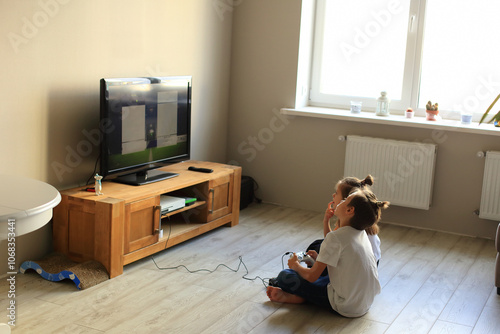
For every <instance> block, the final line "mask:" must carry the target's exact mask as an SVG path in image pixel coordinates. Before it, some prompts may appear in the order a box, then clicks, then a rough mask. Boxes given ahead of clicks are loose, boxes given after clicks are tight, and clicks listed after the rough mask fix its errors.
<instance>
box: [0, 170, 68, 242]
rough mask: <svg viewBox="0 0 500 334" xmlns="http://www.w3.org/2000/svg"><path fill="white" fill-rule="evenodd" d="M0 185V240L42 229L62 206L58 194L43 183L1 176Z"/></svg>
mask: <svg viewBox="0 0 500 334" xmlns="http://www.w3.org/2000/svg"><path fill="white" fill-rule="evenodd" d="M0 185H1V188H0V240H2V239H7V236H8V233H9V232H15V235H16V236H20V235H23V234H26V233H29V232H32V231H35V230H37V229H39V228H40V227H42V226H44V225H45V224H47V223H48V222H49V221H50V220H51V219H52V209H53V208H54V207H55V206H57V204H59V202H61V194H59V191H57V189H56V188H54V187H53V186H51V185H50V184H47V183H45V182H42V181H38V180H34V179H29V178H26V177H21V176H12V175H1V174H0Z"/></svg>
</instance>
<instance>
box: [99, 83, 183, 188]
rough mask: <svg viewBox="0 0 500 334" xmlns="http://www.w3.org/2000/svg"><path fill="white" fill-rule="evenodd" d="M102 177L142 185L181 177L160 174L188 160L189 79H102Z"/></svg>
mask: <svg viewBox="0 0 500 334" xmlns="http://www.w3.org/2000/svg"><path fill="white" fill-rule="evenodd" d="M100 129H101V136H102V137H101V152H100V174H101V175H102V176H103V177H104V178H106V179H111V180H112V181H115V182H121V183H125V184H131V185H143V184H147V183H151V182H156V181H161V180H164V179H167V178H170V177H174V176H177V174H175V173H168V172H165V171H160V170H158V168H159V167H163V166H165V165H167V164H172V163H176V162H181V161H184V160H189V158H190V142H191V131H190V130H191V76H175V77H174V76H171V77H138V78H103V79H101V81H100Z"/></svg>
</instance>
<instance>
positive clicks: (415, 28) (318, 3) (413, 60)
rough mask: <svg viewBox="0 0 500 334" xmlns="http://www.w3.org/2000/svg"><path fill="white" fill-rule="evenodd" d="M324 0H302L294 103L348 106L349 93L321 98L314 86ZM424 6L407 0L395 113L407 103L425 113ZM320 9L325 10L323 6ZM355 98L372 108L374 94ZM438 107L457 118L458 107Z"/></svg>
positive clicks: (476, 115)
mask: <svg viewBox="0 0 500 334" xmlns="http://www.w3.org/2000/svg"><path fill="white" fill-rule="evenodd" d="M325 1H328V0H311V1H302V13H301V25H300V42H299V64H298V66H299V67H298V72H297V87H296V88H297V90H296V100H295V102H296V103H295V106H296V108H300V107H308V106H310V107H325V108H335V109H344V110H348V109H349V104H350V101H351V100H353V98H352V97H348V96H345V97H341V98H337V100H336V101H335V100H334V101H333V102H332V100H331V99H328V98H324V97H323V96H321V94H318V93H317V88H316V87H317V86H319V76H318V73H319V71H320V69H318V66H316V65H317V64H320V61H321V59H319V54H320V52H319V51H320V50H321V46H320V45H319V46H318V43H317V40H318V38H321V37H322V36H321V34H322V31H321V29H319V28H318V27H317V25H318V24H320V23H321V22H322V20H323V17H320V18H319V19H318V12H320V11H321V8H322V6H323V4H324V2H325ZM425 9H426V0H410V12H409V15H408V30H407V32H408V35H407V46H406V58H405V65H404V81H403V88H402V98H401V100H393V101H392V102H391V105H390V112H391V114H394V115H403V114H404V111H405V110H406V109H407V108H408V107H411V108H412V109H413V110H414V111H416V114H420V115H425V109H424V108H418V99H419V87H420V73H421V67H422V59H423V42H424V37H425V36H424V27H425ZM322 12H323V13H324V10H323V11H322ZM315 82H316V83H315ZM389 95H390V92H389ZM355 99H356V100H358V101H362V102H363V110H364V111H375V105H376V98H355ZM339 101H340V103H339ZM440 111H441V112H440V116H441V117H442V118H443V119H450V120H459V119H460V115H461V112H460V111H451V110H440ZM482 114H483V111H476V112H474V113H473V121H478V120H479V119H480V117H481V116H482Z"/></svg>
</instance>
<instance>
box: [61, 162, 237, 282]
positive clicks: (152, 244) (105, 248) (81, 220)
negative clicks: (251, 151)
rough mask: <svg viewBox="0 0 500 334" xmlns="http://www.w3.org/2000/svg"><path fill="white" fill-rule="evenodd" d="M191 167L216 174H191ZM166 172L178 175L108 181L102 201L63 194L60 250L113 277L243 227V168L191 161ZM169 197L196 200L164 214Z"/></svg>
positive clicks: (79, 191)
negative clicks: (212, 234) (137, 182)
mask: <svg viewBox="0 0 500 334" xmlns="http://www.w3.org/2000/svg"><path fill="white" fill-rule="evenodd" d="M189 166H196V167H201V168H209V169H213V170H214V172H213V173H199V172H194V171H189V170H188V167H189ZM161 170H164V171H168V172H173V173H177V174H179V175H178V176H176V177H173V178H170V179H166V180H163V181H158V182H155V183H150V184H146V185H142V186H130V185H125V184H119V183H115V182H108V181H106V182H103V183H102V188H103V193H104V195H101V196H97V195H96V194H95V193H89V192H86V191H82V188H83V187H78V188H74V189H68V190H65V191H62V192H61V197H62V200H61V203H60V204H59V205H58V206H57V207H55V208H54V218H53V237H54V249H55V251H56V252H60V253H63V254H66V255H67V256H68V257H69V258H70V259H72V260H73V261H77V262H84V261H89V260H97V261H99V262H101V263H102V264H103V265H104V266H105V267H106V269H107V270H108V273H109V276H110V278H113V277H116V276H118V275H121V274H122V273H123V266H124V265H127V264H129V263H132V262H134V261H137V260H139V259H142V258H144V257H146V256H149V255H151V254H154V253H156V252H159V251H162V250H164V249H166V248H169V247H172V246H174V245H176V244H179V243H181V242H184V241H186V240H189V239H191V238H193V237H196V236H198V235H200V234H203V233H206V232H208V231H211V230H213V229H215V228H218V227H220V226H223V225H228V226H235V225H237V224H238V219H239V205H240V187H241V167H238V166H231V165H224V164H218V163H212V162H201V161H187V162H182V163H178V164H174V165H170V166H168V167H164V168H161ZM164 194H168V195H171V196H176V195H177V196H188V197H195V198H197V201H196V202H195V203H193V204H191V205H189V206H186V207H184V208H182V209H179V210H176V211H173V212H169V213H167V214H164V215H161V207H160V196H161V195H164ZM160 230H163V237H162V238H160Z"/></svg>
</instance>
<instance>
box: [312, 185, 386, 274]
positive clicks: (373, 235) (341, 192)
mask: <svg viewBox="0 0 500 334" xmlns="http://www.w3.org/2000/svg"><path fill="white" fill-rule="evenodd" d="M371 185H373V177H372V176H371V175H368V176H367V177H365V178H364V179H363V180H361V179H358V178H356V177H346V178H343V179H342V180H340V181H339V182H337V185H336V191H335V194H333V201H332V202H330V203H328V207H327V209H326V212H325V217H324V218H323V232H324V235H325V236H326V235H327V234H328V233H329V232H331V231H332V228H331V227H330V219H331V218H332V217H333V215H334V211H335V207H336V206H337V205H338V204H339V203H340V201H341V200H343V199H345V198H346V197H347V195H348V194H349V193H350V192H352V190H353V189H354V188H360V189H366V188H367V186H371ZM337 228H338V225H336V227H335V229H337ZM366 233H367V234H368V239H369V240H370V243H371V245H372V250H373V254H374V255H375V260H376V261H377V266H378V263H379V260H380V257H381V251H380V238H379V237H378V233H379V226H378V224H377V223H375V224H374V225H373V226H370V227H369V228H367V229H366ZM322 242H323V239H319V240H315V241H314V242H313V243H312V244H311V245H309V247H308V248H307V250H306V251H309V250H314V251H316V252H319V248H320V246H321V243H322ZM324 275H326V272H325V273H324Z"/></svg>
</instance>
